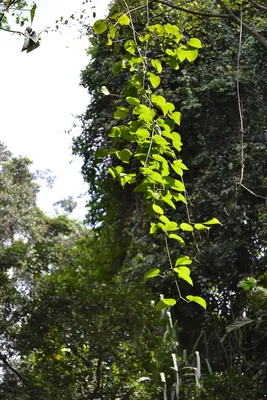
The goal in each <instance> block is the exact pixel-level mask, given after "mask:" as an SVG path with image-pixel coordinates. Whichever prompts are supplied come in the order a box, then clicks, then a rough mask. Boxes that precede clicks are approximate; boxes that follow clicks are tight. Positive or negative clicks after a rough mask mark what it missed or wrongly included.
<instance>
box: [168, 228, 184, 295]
mask: <svg viewBox="0 0 267 400" xmlns="http://www.w3.org/2000/svg"><path fill="white" fill-rule="evenodd" d="M165 245H166V250H167V254H168V260H169V263H170V267H171V269H172V270H173V265H172V259H171V254H170V249H169V244H168V235H167V233H165ZM175 285H176V288H177V292H178V295H179V299H183V300H186V299H184V298H183V296H182V294H181V290H180V287H179V284H178V282H177V279H176V278H175Z"/></svg>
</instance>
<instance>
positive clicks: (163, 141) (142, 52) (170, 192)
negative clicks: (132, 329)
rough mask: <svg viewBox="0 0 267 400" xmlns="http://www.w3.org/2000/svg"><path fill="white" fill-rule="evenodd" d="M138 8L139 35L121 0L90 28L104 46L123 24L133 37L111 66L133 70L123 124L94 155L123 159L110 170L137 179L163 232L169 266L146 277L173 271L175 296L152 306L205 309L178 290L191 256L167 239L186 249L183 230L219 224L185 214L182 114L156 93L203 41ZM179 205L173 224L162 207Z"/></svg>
mask: <svg viewBox="0 0 267 400" xmlns="http://www.w3.org/2000/svg"><path fill="white" fill-rule="evenodd" d="M141 7H142V8H144V7H146V14H147V16H146V19H147V21H146V25H145V27H144V28H143V31H142V32H141V33H140V32H138V33H137V31H136V29H135V26H134V22H133V18H132V13H133V12H134V11H136V10H137V9H139V8H140V7H137V8H134V9H130V8H129V6H128V4H127V2H126V1H125V0H123V8H124V9H123V10H122V11H121V12H119V13H116V14H115V15H111V16H110V17H109V18H108V19H107V20H98V21H96V22H95V24H94V26H93V29H94V32H95V33H96V34H99V35H101V34H106V37H107V40H106V44H107V45H108V46H112V44H113V42H114V41H117V40H121V39H122V40H123V38H121V37H120V32H121V30H122V28H125V29H130V30H131V36H132V38H131V39H128V40H125V42H124V50H125V53H124V54H123V55H122V58H121V60H120V61H118V62H117V63H116V64H115V65H114V67H113V72H114V73H115V74H117V73H119V72H120V71H121V70H122V69H125V68H128V69H129V71H130V73H131V77H130V79H129V82H128V92H127V95H126V97H125V104H124V105H121V106H118V107H117V108H116V111H115V113H114V119H115V120H117V121H120V120H122V121H124V120H126V121H127V122H125V123H121V124H118V125H117V126H115V127H113V128H112V129H111V131H110V132H109V137H111V138H112V139H113V147H112V148H111V149H100V150H98V151H97V152H96V158H97V159H98V161H101V160H103V159H104V158H105V157H107V156H111V155H113V157H114V156H115V157H116V158H117V159H119V160H120V161H121V163H122V165H117V166H116V167H115V166H110V167H109V168H108V170H109V173H110V174H111V176H112V177H113V178H114V179H118V180H119V182H120V184H121V185H122V187H125V185H126V184H130V185H131V184H136V183H137V185H136V187H135V188H134V191H135V192H141V193H143V195H144V198H145V200H146V201H147V209H148V212H149V215H151V218H152V220H151V223H150V234H151V235H156V234H157V232H159V231H161V232H163V234H164V237H165V245H166V250H167V258H168V268H167V269H166V270H165V271H160V269H158V268H153V269H151V270H149V271H148V272H147V273H146V274H145V279H149V278H153V277H156V276H161V277H166V276H170V275H172V276H173V278H174V280H175V285H176V288H177V299H174V298H161V299H160V301H159V302H158V303H157V304H156V310H157V311H160V310H163V309H164V308H167V307H169V306H173V305H175V304H176V302H177V301H178V300H181V299H182V300H184V301H186V302H191V301H193V302H196V303H198V304H199V305H201V306H202V307H204V308H206V301H205V300H204V299H203V298H202V297H199V296H192V295H183V294H182V293H181V290H180V287H179V279H182V280H184V281H186V282H187V283H188V284H189V285H193V281H192V278H191V276H190V273H191V271H190V268H189V265H190V264H191V263H192V259H191V258H190V257H189V256H188V255H186V254H185V255H182V256H180V257H179V258H178V259H176V260H172V258H171V255H170V251H169V241H170V240H175V241H177V242H178V243H179V244H180V246H181V247H182V248H184V247H185V241H184V238H183V237H182V234H183V232H192V234H193V235H194V231H195V230H198V231H201V230H209V229H210V227H211V225H213V224H219V223H220V222H219V221H218V220H217V219H216V218H213V219H211V220H209V221H205V222H203V223H193V222H192V221H191V219H190V217H189V212H188V204H187V203H188V202H187V196H186V188H185V184H184V180H183V174H184V171H186V170H187V169H188V168H187V167H186V165H185V164H184V163H183V160H182V159H181V157H180V155H179V153H180V151H181V149H182V140H181V136H180V134H179V133H178V132H177V129H178V127H179V126H180V119H181V113H180V112H179V111H177V110H176V109H175V106H174V104H173V103H170V102H168V101H167V100H166V98H165V97H164V96H163V95H161V94H160V95H159V94H157V93H158V89H159V88H160V83H161V75H162V73H163V72H164V69H165V68H169V67H171V68H174V69H175V70H178V69H179V65H180V63H182V62H184V61H185V60H187V61H189V62H193V61H194V60H195V59H196V58H197V56H198V50H199V49H200V48H201V47H202V45H201V42H200V40H199V39H197V38H190V39H188V40H186V38H185V37H184V36H183V35H182V33H181V32H180V30H179V28H178V26H176V25H172V24H170V23H167V24H155V25H150V19H149V6H148V3H145V5H144V6H141ZM150 48H156V49H157V58H150V56H149V54H150V53H152V52H149V49H150ZM103 93H104V94H107V95H108V94H109V91H108V88H106V87H104V88H103ZM122 140H123V143H127V142H128V143H129V146H125V147H124V148H123V149H121V143H122ZM118 145H119V146H120V147H119V148H118ZM133 149H135V150H134V151H133ZM132 160H137V161H138V168H137V172H130V173H129V172H127V171H126V166H125V165H127V164H129V163H130V162H131V161H132ZM135 171H136V169H135ZM178 203H183V204H184V205H185V207H186V209H187V215H188V220H187V221H179V222H177V221H173V220H170V219H169V218H168V217H167V216H166V207H171V208H172V209H174V210H175V209H176V207H177V204H178Z"/></svg>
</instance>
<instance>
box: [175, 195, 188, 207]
mask: <svg viewBox="0 0 267 400" xmlns="http://www.w3.org/2000/svg"><path fill="white" fill-rule="evenodd" d="M173 198H174V200H175V201H182V202H183V203H184V204H187V201H186V198H185V197H184V196H183V195H182V194H181V193H177V194H174V195H173Z"/></svg>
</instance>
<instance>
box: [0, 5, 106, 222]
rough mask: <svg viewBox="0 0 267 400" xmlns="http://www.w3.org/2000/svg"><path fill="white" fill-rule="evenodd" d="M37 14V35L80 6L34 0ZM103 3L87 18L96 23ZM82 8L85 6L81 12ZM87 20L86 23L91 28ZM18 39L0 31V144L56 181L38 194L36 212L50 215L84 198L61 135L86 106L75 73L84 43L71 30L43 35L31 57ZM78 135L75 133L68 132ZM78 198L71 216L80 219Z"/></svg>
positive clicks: (76, 164)
mask: <svg viewBox="0 0 267 400" xmlns="http://www.w3.org/2000/svg"><path fill="white" fill-rule="evenodd" d="M36 3H37V10H36V17H35V20H34V23H33V28H34V30H36V31H37V32H40V31H41V30H43V29H45V28H46V27H47V26H50V27H51V28H52V27H54V26H55V21H56V20H57V19H60V17H61V16H64V19H68V18H69V16H70V15H71V14H73V12H74V11H76V10H77V11H79V9H81V3H82V0H36ZM108 3H109V1H108V0H100V1H97V0H95V1H94V0H93V1H92V2H91V3H89V5H88V6H87V8H88V13H89V14H90V15H92V14H93V11H95V9H92V8H91V7H92V6H93V5H95V6H96V11H97V19H99V18H100V17H101V16H103V14H104V11H105V10H106V8H107V4H108ZM83 7H84V6H83ZM93 21H94V20H93V18H91V23H93ZM12 28H15V29H19V28H18V26H13V27H12ZM22 45H23V37H22V36H19V35H15V34H11V33H8V32H3V31H0V46H1V55H2V56H1V63H0V72H1V96H0V115H1V131H0V140H1V141H2V142H4V143H5V144H6V145H7V147H8V149H9V150H10V151H11V152H12V153H13V154H14V155H22V156H27V157H29V158H30V159H31V160H32V161H33V162H34V169H36V170H37V169H39V170H40V169H42V170H45V169H51V170H52V175H55V176H56V179H55V183H54V186H53V189H47V188H45V183H43V187H42V189H41V191H40V194H39V198H38V202H39V206H40V207H41V208H42V209H43V210H44V211H45V212H47V213H49V214H52V213H53V206H52V204H53V203H54V202H56V201H58V200H60V199H62V198H65V197H68V196H74V197H77V196H79V195H80V194H82V193H86V190H87V187H86V186H85V185H84V183H83V179H82V176H81V174H80V172H79V171H80V168H81V165H82V160H81V159H79V158H77V157H73V156H72V154H71V139H72V138H71V136H70V135H67V134H66V133H65V130H69V129H70V128H71V126H72V123H73V122H75V115H77V114H80V113H82V112H83V111H84V110H85V107H86V105H87V104H88V102H89V97H88V94H87V92H86V90H85V89H83V88H82V87H80V86H79V82H80V71H81V70H82V69H83V67H85V66H86V65H87V63H88V56H87V55H86V51H85V49H86V48H87V47H88V38H87V37H82V38H79V34H78V32H77V29H76V28H75V27H72V28H68V29H64V30H63V34H62V35H60V34H59V33H55V32H52V31H51V30H50V31H49V33H44V34H43V35H42V41H41V46H40V47H39V48H38V49H36V50H34V51H32V52H31V53H28V54H27V53H26V52H23V53H22V52H21V48H22ZM73 133H74V134H76V135H78V134H79V131H78V130H76V131H74V132H73ZM85 201H86V197H83V198H82V199H80V200H79V201H78V207H77V210H76V211H75V212H74V213H73V214H72V215H73V216H74V217H76V218H83V217H84V214H85V212H86V211H85V207H84V205H85Z"/></svg>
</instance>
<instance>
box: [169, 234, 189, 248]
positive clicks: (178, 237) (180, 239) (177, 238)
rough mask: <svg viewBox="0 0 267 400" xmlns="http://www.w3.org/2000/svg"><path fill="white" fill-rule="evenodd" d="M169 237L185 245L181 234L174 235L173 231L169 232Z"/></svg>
mask: <svg viewBox="0 0 267 400" xmlns="http://www.w3.org/2000/svg"><path fill="white" fill-rule="evenodd" d="M169 238H170V239H174V240H177V242H179V243H180V244H181V245H182V246H185V241H184V239H183V238H181V236H179V235H176V234H175V233H170V235H169Z"/></svg>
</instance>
